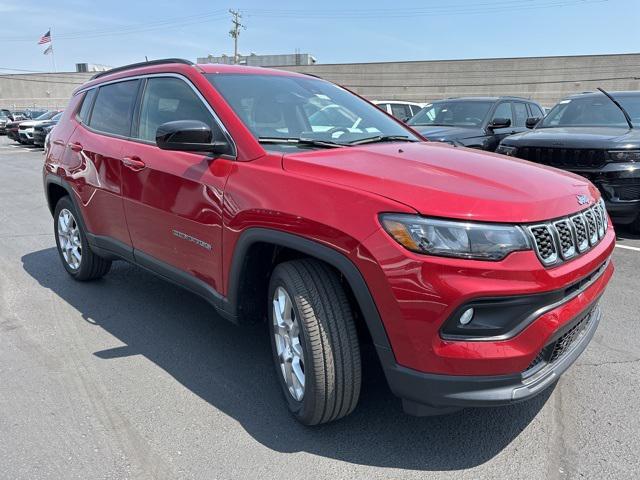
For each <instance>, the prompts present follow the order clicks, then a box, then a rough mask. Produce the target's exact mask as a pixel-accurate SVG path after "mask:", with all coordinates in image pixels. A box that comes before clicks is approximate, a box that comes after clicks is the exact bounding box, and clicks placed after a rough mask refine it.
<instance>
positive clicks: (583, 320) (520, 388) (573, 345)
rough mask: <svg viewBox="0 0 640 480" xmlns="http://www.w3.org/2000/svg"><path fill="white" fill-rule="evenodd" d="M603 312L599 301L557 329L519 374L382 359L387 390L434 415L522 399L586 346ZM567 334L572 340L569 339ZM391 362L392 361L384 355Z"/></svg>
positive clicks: (410, 408)
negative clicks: (430, 368)
mask: <svg viewBox="0 0 640 480" xmlns="http://www.w3.org/2000/svg"><path fill="white" fill-rule="evenodd" d="M601 317H602V313H601V310H600V307H599V306H598V305H597V302H596V303H594V304H593V305H592V306H591V307H590V308H589V309H588V310H587V311H586V312H583V313H582V314H581V315H579V316H578V317H577V318H576V319H574V321H572V322H571V323H570V324H569V325H567V326H565V327H564V328H563V329H561V330H559V331H558V332H556V334H555V335H554V336H553V337H552V339H551V341H549V342H548V343H547V345H546V346H545V348H544V349H543V350H542V351H541V358H542V352H545V351H547V352H552V353H554V354H555V352H556V351H557V350H558V348H559V345H560V347H562V349H563V350H562V352H561V353H560V354H557V356H555V355H554V356H551V353H549V354H548V356H547V359H546V360H544V359H541V360H539V361H538V362H532V365H531V366H530V367H529V368H527V370H525V371H524V372H522V373H519V374H512V375H497V376H455V375H434V374H427V373H422V372H417V371H415V370H411V369H409V368H405V367H402V366H400V365H397V364H394V363H393V362H389V363H387V362H385V361H384V360H383V364H386V365H387V366H388V367H389V368H386V369H385V374H386V377H387V381H388V382H389V386H390V387H391V390H392V391H393V392H394V394H396V395H397V396H398V397H400V398H402V400H403V405H404V407H405V410H406V411H407V413H411V414H414V415H433V414H438V413H443V412H448V411H451V410H457V409H460V408H465V407H490V406H499V405H509V404H513V403H517V402H522V401H525V400H528V399H530V398H533V397H534V396H536V395H538V394H540V393H541V392H543V391H544V390H545V389H547V388H548V387H549V386H551V385H552V384H554V383H555V382H556V381H557V380H558V379H559V378H560V376H561V375H562V374H563V373H564V372H565V371H566V370H567V369H568V368H569V367H570V366H571V365H572V364H573V363H574V362H575V361H576V359H577V358H578V357H579V356H580V354H581V353H582V352H583V351H584V350H585V348H586V347H587V345H588V344H589V342H590V341H591V339H592V338H593V335H594V333H595V331H596V329H597V328H598V324H599V323H600V319H601ZM567 338H570V339H571V340H572V341H571V342H568V340H567ZM388 360H391V359H388Z"/></svg>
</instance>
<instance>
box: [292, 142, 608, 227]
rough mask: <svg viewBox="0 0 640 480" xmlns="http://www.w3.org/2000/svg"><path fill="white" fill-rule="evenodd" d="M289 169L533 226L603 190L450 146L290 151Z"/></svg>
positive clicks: (432, 210)
mask: <svg viewBox="0 0 640 480" xmlns="http://www.w3.org/2000/svg"><path fill="white" fill-rule="evenodd" d="M283 168H284V169H285V170H287V171H290V172H293V173H297V174H299V175H306V176H310V177H314V178H317V179H320V180H322V181H326V182H332V183H336V184H340V185H344V186H347V187H350V188H355V189H359V190H363V191H367V192H371V193H374V194H377V195H381V196H384V197H387V198H389V199H392V200H395V201H398V202H401V203H403V204H405V205H408V206H410V207H412V208H413V209H415V210H416V211H417V212H419V213H421V214H423V215H427V216H435V217H445V218H458V219H467V220H480V221H488V222H514V223H527V222H538V221H541V220H548V219H552V218H556V217H561V216H565V215H568V214H571V213H574V212H577V211H579V210H581V209H583V208H585V206H582V207H581V206H580V205H579V204H578V200H577V195H587V196H588V197H589V198H590V199H591V203H593V201H594V200H595V199H596V198H599V194H598V191H597V189H596V188H595V187H594V186H593V185H591V183H589V182H588V181H587V180H585V179H584V178H582V177H579V176H577V175H574V174H571V173H567V172H563V171H561V170H557V169H554V168H551V167H546V166H543V165H538V164H535V163H530V162H527V161H524V160H519V159H514V158H511V157H506V156H502V155H496V154H493V153H487V152H481V151H478V150H472V149H466V148H460V147H453V146H450V145H447V144H444V143H380V144H375V145H366V146H365V145H363V146H360V147H346V148H336V149H329V150H315V151H310V152H300V153H292V154H286V155H284V156H283Z"/></svg>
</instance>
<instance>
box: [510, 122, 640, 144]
mask: <svg viewBox="0 0 640 480" xmlns="http://www.w3.org/2000/svg"><path fill="white" fill-rule="evenodd" d="M502 143H503V144H505V145H512V146H527V147H560V148H563V147H564V148H585V149H605V148H638V147H640V131H639V130H636V129H633V130H630V129H629V128H627V127H624V128H621V127H562V128H536V129H535V130H531V131H528V132H523V133H518V134H516V135H511V136H510V137H507V138H506V139H504V140H503V142H502Z"/></svg>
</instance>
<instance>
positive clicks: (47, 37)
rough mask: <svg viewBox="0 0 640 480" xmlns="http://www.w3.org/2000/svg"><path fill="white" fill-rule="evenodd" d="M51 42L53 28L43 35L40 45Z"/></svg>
mask: <svg viewBox="0 0 640 480" xmlns="http://www.w3.org/2000/svg"><path fill="white" fill-rule="evenodd" d="M50 42H51V30H47V33H45V34H44V35H43V36H41V37H40V40H38V45H44V44H45V43H50Z"/></svg>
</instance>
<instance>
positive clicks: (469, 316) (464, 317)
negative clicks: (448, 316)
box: [459, 308, 474, 325]
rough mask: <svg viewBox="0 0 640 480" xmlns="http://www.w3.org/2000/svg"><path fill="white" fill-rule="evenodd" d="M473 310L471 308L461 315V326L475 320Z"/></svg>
mask: <svg viewBox="0 0 640 480" xmlns="http://www.w3.org/2000/svg"><path fill="white" fill-rule="evenodd" d="M473 313H474V311H473V308H469V309H467V310H465V311H464V313H463V314H462V315H460V320H459V322H460V325H467V324H468V323H469V322H470V321H471V320H472V319H473Z"/></svg>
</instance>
